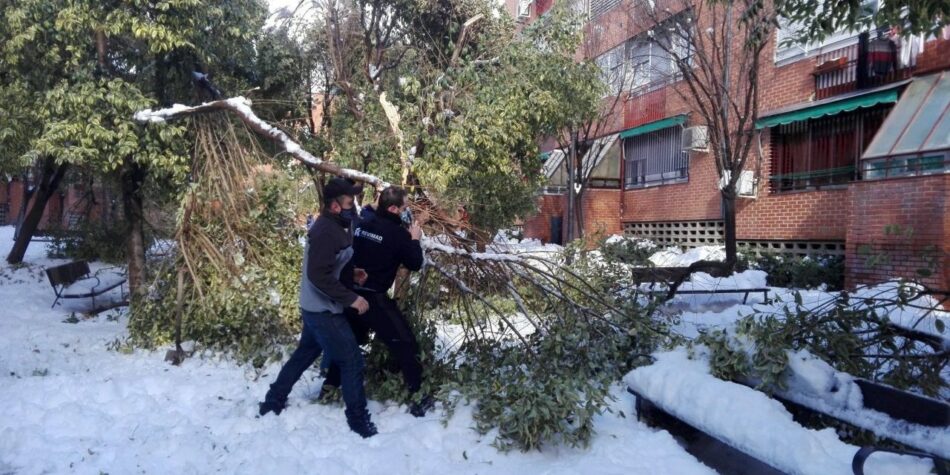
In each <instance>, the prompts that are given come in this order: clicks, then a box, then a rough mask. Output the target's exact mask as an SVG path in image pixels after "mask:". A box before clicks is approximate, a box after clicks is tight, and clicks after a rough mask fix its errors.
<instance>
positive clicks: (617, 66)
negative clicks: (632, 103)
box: [595, 45, 625, 96]
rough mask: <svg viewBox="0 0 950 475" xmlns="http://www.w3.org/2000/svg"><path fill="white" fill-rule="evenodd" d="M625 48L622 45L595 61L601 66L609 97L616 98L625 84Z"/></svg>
mask: <svg viewBox="0 0 950 475" xmlns="http://www.w3.org/2000/svg"><path fill="white" fill-rule="evenodd" d="M623 52H624V46H623V45H620V46H618V47H616V48H614V49H612V50H610V51H607V52H606V53H604V54H602V55H600V56H598V57H597V59H596V60H595V61H596V62H597V65H598V66H600V71H601V74H602V76H603V81H604V83H606V84H607V95H610V96H616V95H617V94H620V91H622V90H623V83H624V66H625V65H624V61H623Z"/></svg>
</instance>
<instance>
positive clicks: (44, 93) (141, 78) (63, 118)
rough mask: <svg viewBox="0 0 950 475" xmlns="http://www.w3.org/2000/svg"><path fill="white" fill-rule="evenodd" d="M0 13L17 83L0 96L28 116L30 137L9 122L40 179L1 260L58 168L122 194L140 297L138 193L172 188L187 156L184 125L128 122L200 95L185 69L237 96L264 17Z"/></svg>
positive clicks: (234, 8) (230, 12)
mask: <svg viewBox="0 0 950 475" xmlns="http://www.w3.org/2000/svg"><path fill="white" fill-rule="evenodd" d="M0 7H2V10H0V12H2V15H3V20H4V21H3V23H2V25H0V38H3V42H2V43H3V46H2V56H0V66H2V67H0V71H2V72H0V74H3V75H7V76H10V77H12V78H15V79H16V81H13V80H11V81H7V80H6V79H7V78H6V77H4V78H3V79H4V81H3V86H0V87H4V88H11V87H19V88H20V89H22V90H23V91H24V92H23V96H24V97H25V100H26V101H27V102H29V103H31V104H32V111H33V113H34V115H35V116H36V117H37V121H35V126H33V127H31V124H30V123H29V122H23V123H21V124H19V127H18V129H17V130H19V132H18V137H20V140H21V142H22V143H23V144H24V146H23V150H24V152H23V153H22V154H21V156H26V157H33V158H34V159H37V160H44V161H46V162H48V163H49V164H50V166H43V169H44V170H47V171H51V172H50V173H51V177H50V178H49V179H47V178H46V177H44V178H43V179H42V180H41V183H46V184H47V186H46V187H45V188H41V189H40V191H42V193H40V194H39V195H37V197H36V198H35V199H34V201H33V207H32V209H31V210H30V214H29V215H28V217H27V220H26V221H24V223H22V226H21V230H22V232H21V234H20V236H18V238H19V239H18V241H17V243H15V246H14V249H13V252H11V254H10V255H9V256H8V257H7V260H8V261H9V262H19V261H20V260H22V258H23V253H24V252H25V250H26V246H27V245H28V243H29V240H30V239H31V238H32V234H33V232H34V231H35V225H36V223H38V222H39V216H42V212H43V209H44V208H45V199H43V198H44V196H46V195H48V194H51V193H52V191H54V190H55V186H56V184H58V181H57V180H55V179H54V178H55V176H56V174H59V175H61V174H62V172H58V170H62V171H63V172H64V171H65V168H66V167H70V166H79V167H83V168H87V169H89V170H94V171H96V172H98V173H101V174H106V175H111V176H113V177H114V178H115V179H116V181H118V182H119V183H121V185H122V194H123V205H124V209H125V217H126V219H127V225H128V227H129V231H130V232H129V234H128V235H129V239H128V243H127V244H128V246H127V249H128V253H127V254H128V257H129V278H130V288H132V289H133V291H134V292H135V293H141V291H142V289H143V288H144V285H143V284H144V252H145V250H144V243H145V239H144V224H145V223H144V212H143V209H142V208H143V195H142V186H143V183H144V182H145V180H146V179H149V178H150V177H151V176H153V175H155V176H159V177H169V178H171V179H172V180H173V181H174V180H175V179H177V180H178V181H180V180H181V178H183V177H184V175H185V172H186V171H187V156H188V155H187V149H186V148H185V147H184V145H183V144H184V142H183V141H181V140H178V139H179V138H180V137H181V136H182V134H183V133H184V130H185V129H184V128H183V127H169V128H164V129H162V130H147V129H144V128H142V127H141V126H140V125H137V124H135V123H134V122H133V120H132V114H133V113H134V111H136V110H139V109H142V108H145V107H149V106H152V105H156V104H160V105H167V104H169V103H170V102H171V101H173V100H177V101H182V100H184V99H187V98H197V97H200V96H199V95H198V94H197V93H196V92H195V88H194V86H193V85H192V84H193V83H192V73H193V72H194V71H207V70H209V69H211V70H214V71H215V72H217V73H219V74H218V75H216V79H218V80H219V82H220V83H222V86H223V87H227V88H234V89H236V90H243V88H246V86H247V85H248V84H250V83H253V81H254V79H255V71H254V68H253V59H254V55H255V52H254V49H253V46H254V45H253V40H254V39H255V38H257V35H258V34H259V32H260V28H261V26H262V25H263V19H264V15H265V14H266V9H265V7H264V5H262V4H261V3H260V2H258V1H254V0H244V1H239V2H233V1H219V2H212V3H208V2H199V1H197V0H165V1H158V2H145V3H143V2H134V1H125V0H113V1H106V2H101V1H67V0H26V1H20V2H4V3H2V4H0ZM11 84H12V86H11ZM238 88H241V89H238ZM7 106H8V105H7V104H3V105H0V108H4V109H5V111H6V110H8V109H7ZM6 113H7V112H5V114H6ZM28 127H29V128H28ZM34 218H35V219H34Z"/></svg>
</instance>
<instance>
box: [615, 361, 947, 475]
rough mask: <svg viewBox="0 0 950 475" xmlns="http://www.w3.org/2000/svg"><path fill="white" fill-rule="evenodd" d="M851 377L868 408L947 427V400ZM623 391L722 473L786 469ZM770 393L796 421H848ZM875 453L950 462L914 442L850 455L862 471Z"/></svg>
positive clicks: (643, 415) (942, 466)
mask: <svg viewBox="0 0 950 475" xmlns="http://www.w3.org/2000/svg"><path fill="white" fill-rule="evenodd" d="M855 382H856V383H857V385H858V386H859V387H860V388H861V392H862V396H863V403H864V407H865V408H866V409H870V410H874V411H878V412H882V413H884V414H887V415H888V416H890V417H891V418H893V419H894V420H896V421H901V422H906V423H911V424H917V425H921V426H926V427H934V428H938V429H939V428H950V405H948V404H947V403H946V402H944V401H939V400H936V399H931V398H928V397H924V396H920V395H917V394H914V393H910V392H907V391H901V390H899V389H896V388H893V387H890V386H886V385H883V384H879V383H875V382H872V381H867V380H863V379H856V380H855ZM627 392H629V393H630V394H632V395H634V397H635V398H636V411H637V419H638V420H640V421H643V422H645V423H647V424H649V425H651V426H655V427H661V428H663V429H666V430H667V431H669V432H670V433H671V434H673V435H674V436H676V437H677V438H679V439H680V440H681V441H682V442H683V443H684V445H685V448H686V450H687V451H688V452H690V453H691V454H693V455H694V456H695V457H696V458H698V459H699V460H700V461H702V462H703V463H705V464H707V465H709V466H710V467H712V468H714V469H716V470H718V471H719V472H720V473H730V474H736V475H742V474H764V475H772V474H782V473H784V472H783V471H782V470H779V469H777V468H776V467H773V466H771V465H769V464H768V463H767V462H765V461H763V460H760V459H759V458H756V457H755V456H754V455H751V454H750V453H746V452H744V451H743V450H741V449H740V448H737V445H738V444H735V443H732V441H730V440H725V438H724V437H722V436H715V435H712V434H709V433H707V432H705V431H703V430H702V429H700V428H698V427H697V425H698V424H696V423H695V422H693V421H690V420H684V419H682V418H680V417H677V416H675V415H673V414H671V413H669V412H668V411H666V410H664V409H663V408H662V407H661V406H660V404H659V403H657V402H656V401H652V400H650V399H649V398H647V397H645V396H644V395H643V394H640V393H639V392H638V391H636V390H635V389H634V388H633V387H631V386H629V385H628V387H627ZM773 398H774V399H775V400H776V401H778V402H780V403H782V404H783V405H784V406H785V407H786V408H787V409H788V410H789V412H790V413H791V414H792V416H793V418H794V420H795V421H796V422H798V423H799V424H803V425H813V426H814V425H821V423H822V421H825V422H827V420H829V419H835V420H838V421H841V422H844V423H849V422H848V421H846V420H843V419H841V418H840V417H836V416H835V415H834V414H831V413H830V412H825V411H822V410H818V409H816V408H815V407H810V406H806V405H803V404H799V403H796V402H793V401H791V400H790V399H788V398H786V397H782V396H780V395H774V396H773ZM902 445H903V446H906V444H902ZM875 452H890V453H896V454H903V455H913V456H917V457H923V458H929V459H932V460H933V462H934V466H935V469H936V473H937V474H938V475H950V461H948V460H947V459H946V458H944V457H945V454H943V455H944V457H941V455H940V454H935V453H932V452H931V451H927V450H923V449H921V448H918V447H910V448H909V449H895V448H893V447H874V446H865V447H862V448H861V449H859V450H858V451H857V452H856V453H855V454H854V458H853V459H852V463H851V468H852V471H853V473H854V474H855V475H864V473H865V472H864V464H865V462H866V461H867V459H868V457H869V456H870V455H871V454H873V453H875Z"/></svg>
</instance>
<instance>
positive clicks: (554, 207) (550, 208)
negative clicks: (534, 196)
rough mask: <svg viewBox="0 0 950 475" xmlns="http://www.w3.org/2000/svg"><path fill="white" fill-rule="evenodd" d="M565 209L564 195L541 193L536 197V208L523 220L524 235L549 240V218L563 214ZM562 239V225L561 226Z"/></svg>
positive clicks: (544, 240)
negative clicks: (534, 211) (531, 214)
mask: <svg viewBox="0 0 950 475" xmlns="http://www.w3.org/2000/svg"><path fill="white" fill-rule="evenodd" d="M566 209H567V200H566V196H565V195H541V196H539V197H538V209H537V212H536V213H535V214H534V215H533V216H529V217H527V218H525V220H524V236H525V237H526V238H533V239H540V240H541V241H543V242H551V218H552V217H554V216H564V214H565V213H564V212H565V210H566ZM561 237H562V241H561V242H564V241H563V227H562V236H561Z"/></svg>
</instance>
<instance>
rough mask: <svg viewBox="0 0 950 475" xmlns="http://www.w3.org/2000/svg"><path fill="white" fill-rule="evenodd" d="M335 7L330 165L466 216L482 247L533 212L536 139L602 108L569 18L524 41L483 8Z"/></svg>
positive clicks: (363, 2) (365, 0) (462, 4)
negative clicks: (372, 176) (399, 186)
mask: <svg viewBox="0 0 950 475" xmlns="http://www.w3.org/2000/svg"><path fill="white" fill-rule="evenodd" d="M326 8H327V11H326V15H325V18H326V21H327V23H326V26H325V29H324V31H325V32H326V34H327V41H326V45H327V48H328V50H329V54H328V57H329V59H330V64H329V65H328V68H329V69H330V70H332V74H330V75H328V77H331V78H332V79H331V81H330V82H328V83H327V84H326V88H327V89H326V90H325V94H326V95H328V96H335V97H337V99H335V103H336V104H337V105H338V107H334V108H333V109H332V110H331V111H328V113H329V114H331V115H332V127H330V128H329V129H328V130H326V131H325V137H326V139H327V143H328V153H327V156H328V158H330V159H332V160H336V161H339V162H340V163H341V164H343V165H347V166H351V167H353V168H357V169H361V170H363V171H368V172H373V173H376V174H379V175H381V176H383V177H385V178H387V179H388V180H390V181H393V182H397V183H400V182H405V184H407V185H409V186H410V187H412V188H413V189H414V190H416V192H417V193H418V194H419V195H422V196H425V197H426V198H427V199H429V200H430V201H433V202H437V203H439V204H440V205H441V206H443V207H444V208H453V207H456V206H459V207H461V206H464V208H465V210H466V211H467V213H468V215H469V216H470V217H471V220H472V223H473V224H475V225H476V227H478V228H482V229H484V230H485V232H484V233H481V234H482V235H481V237H480V239H481V240H482V242H483V243H484V240H485V239H487V237H488V236H489V235H490V234H491V232H492V230H494V229H497V228H500V227H503V226H506V225H509V224H510V223H511V222H512V221H513V219H514V218H515V217H516V216H519V215H522V216H523V215H525V214H527V213H529V212H530V211H531V210H532V209H533V207H534V199H533V194H534V193H535V191H536V190H537V188H538V185H539V184H540V179H539V177H540V162H539V160H538V153H537V150H538V148H537V143H538V141H539V140H540V139H541V138H542V137H544V136H553V135H555V134H556V133H558V132H559V131H561V130H563V127H564V125H565V124H566V123H568V121H570V120H574V121H575V122H576V123H578V124H580V123H581V122H582V120H580V119H577V118H576V117H577V116H578V113H577V110H580V109H584V108H586V110H590V111H593V110H596V104H597V103H598V102H599V100H600V92H599V89H598V88H599V87H600V85H599V81H597V80H596V77H597V76H596V68H594V67H593V66H591V65H578V64H577V63H576V62H575V61H574V59H573V57H574V53H575V51H576V48H577V46H578V41H579V38H580V37H579V35H578V31H577V28H576V25H571V24H568V23H569V22H568V19H567V18H561V17H559V18H558V19H557V21H553V22H551V23H549V24H547V25H546V26H545V27H544V28H539V27H531V28H528V29H527V30H525V31H523V32H521V33H520V34H519V33H518V32H516V30H515V24H514V22H513V21H512V19H511V18H509V17H507V16H506V15H503V14H501V13H500V12H499V11H497V9H498V8H499V6H498V5H496V4H494V3H492V2H485V1H480V0H462V1H448V0H440V1H435V2H422V3H419V2H402V1H399V0H358V1H339V0H335V1H332V2H329V3H328V5H327V7H326ZM538 44H544V45H545V46H544V48H541V49H539V48H537V47H536V46H537V45H538ZM565 104H573V105H575V106H576V107H571V108H567V107H564V105H565Z"/></svg>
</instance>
